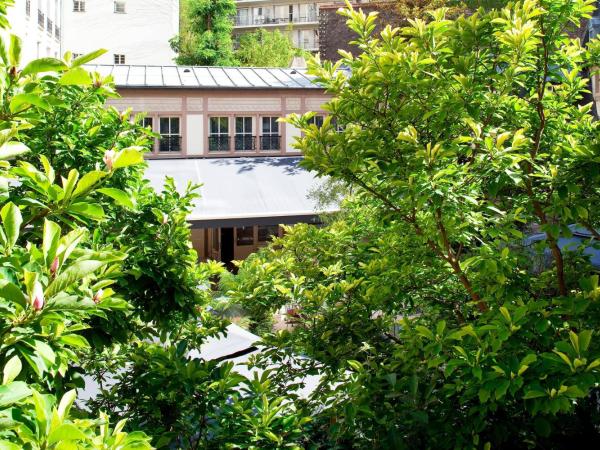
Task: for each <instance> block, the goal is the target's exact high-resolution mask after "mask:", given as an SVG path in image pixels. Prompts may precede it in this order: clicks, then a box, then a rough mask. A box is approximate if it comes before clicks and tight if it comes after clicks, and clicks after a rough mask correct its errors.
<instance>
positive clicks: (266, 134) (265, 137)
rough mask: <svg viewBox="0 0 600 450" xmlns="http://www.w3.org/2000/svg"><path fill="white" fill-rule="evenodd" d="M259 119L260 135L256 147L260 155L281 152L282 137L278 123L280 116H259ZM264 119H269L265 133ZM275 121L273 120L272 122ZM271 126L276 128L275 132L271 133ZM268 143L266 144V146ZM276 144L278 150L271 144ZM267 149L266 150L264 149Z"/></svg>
mask: <svg viewBox="0 0 600 450" xmlns="http://www.w3.org/2000/svg"><path fill="white" fill-rule="evenodd" d="M259 117H260V135H259V141H260V144H259V146H258V150H259V152H261V153H275V152H277V153H281V152H282V151H283V149H282V147H283V145H281V144H282V142H281V141H282V135H281V128H282V127H281V126H280V123H279V119H280V118H281V116H273V115H261V116H259ZM265 119H269V127H268V128H269V131H265ZM273 119H275V120H273ZM273 125H275V127H276V128H277V131H273ZM267 142H268V144H266V143H267ZM274 142H275V143H277V144H278V145H277V147H278V148H273V144H274ZM264 147H268V148H264Z"/></svg>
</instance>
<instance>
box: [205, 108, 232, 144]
mask: <svg viewBox="0 0 600 450" xmlns="http://www.w3.org/2000/svg"><path fill="white" fill-rule="evenodd" d="M209 130H210V134H209V136H208V151H209V152H228V151H229V149H230V146H229V117H211V118H210V123H209Z"/></svg>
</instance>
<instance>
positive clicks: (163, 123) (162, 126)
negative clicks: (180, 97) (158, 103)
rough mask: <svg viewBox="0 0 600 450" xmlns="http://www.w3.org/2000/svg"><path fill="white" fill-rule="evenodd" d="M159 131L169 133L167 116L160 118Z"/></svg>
mask: <svg viewBox="0 0 600 450" xmlns="http://www.w3.org/2000/svg"><path fill="white" fill-rule="evenodd" d="M160 133H161V134H168V133H169V118H168V117H161V118H160Z"/></svg>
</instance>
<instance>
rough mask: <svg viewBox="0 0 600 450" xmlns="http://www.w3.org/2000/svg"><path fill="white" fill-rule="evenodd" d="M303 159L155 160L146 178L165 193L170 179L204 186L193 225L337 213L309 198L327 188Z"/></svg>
mask: <svg viewBox="0 0 600 450" xmlns="http://www.w3.org/2000/svg"><path fill="white" fill-rule="evenodd" d="M300 159H301V158H298V157H274V156H270V157H254V158H247V157H246V158H214V159H160V160H156V159H153V160H149V161H148V169H147V170H146V178H147V179H148V180H150V182H151V184H152V186H153V187H154V189H156V190H158V191H160V190H162V188H163V186H164V182H165V177H166V176H169V177H172V178H173V179H174V180H175V184H176V186H177V188H178V189H180V190H183V189H185V187H186V186H187V184H188V183H189V182H191V183H195V184H200V183H201V184H202V187H201V188H200V190H199V193H200V195H201V197H200V198H198V199H196V200H195V204H194V208H193V210H192V212H191V214H190V215H189V216H188V220H190V221H193V222H198V223H201V224H203V225H209V224H213V225H214V224H217V225H215V226H222V225H218V224H219V223H222V222H223V221H225V220H233V219H236V220H240V219H252V218H254V219H255V220H256V219H258V218H269V217H270V218H273V220H272V223H273V224H277V223H285V222H284V221H283V222H280V221H279V220H281V219H283V218H285V217H297V216H310V215H315V214H317V213H319V212H327V211H335V210H336V209H337V207H330V208H327V209H326V211H318V210H317V202H316V201H315V199H313V198H311V197H310V196H309V194H310V192H311V191H312V190H314V189H318V188H319V187H320V186H321V184H322V183H323V180H322V179H317V178H316V177H315V174H314V173H312V172H308V171H306V170H304V169H303V168H301V167H299V166H298V163H299V162H300Z"/></svg>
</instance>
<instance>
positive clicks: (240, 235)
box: [236, 227, 254, 245]
mask: <svg viewBox="0 0 600 450" xmlns="http://www.w3.org/2000/svg"><path fill="white" fill-rule="evenodd" d="M236 233H237V239H236V241H237V245H252V244H254V227H239V228H236Z"/></svg>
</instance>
